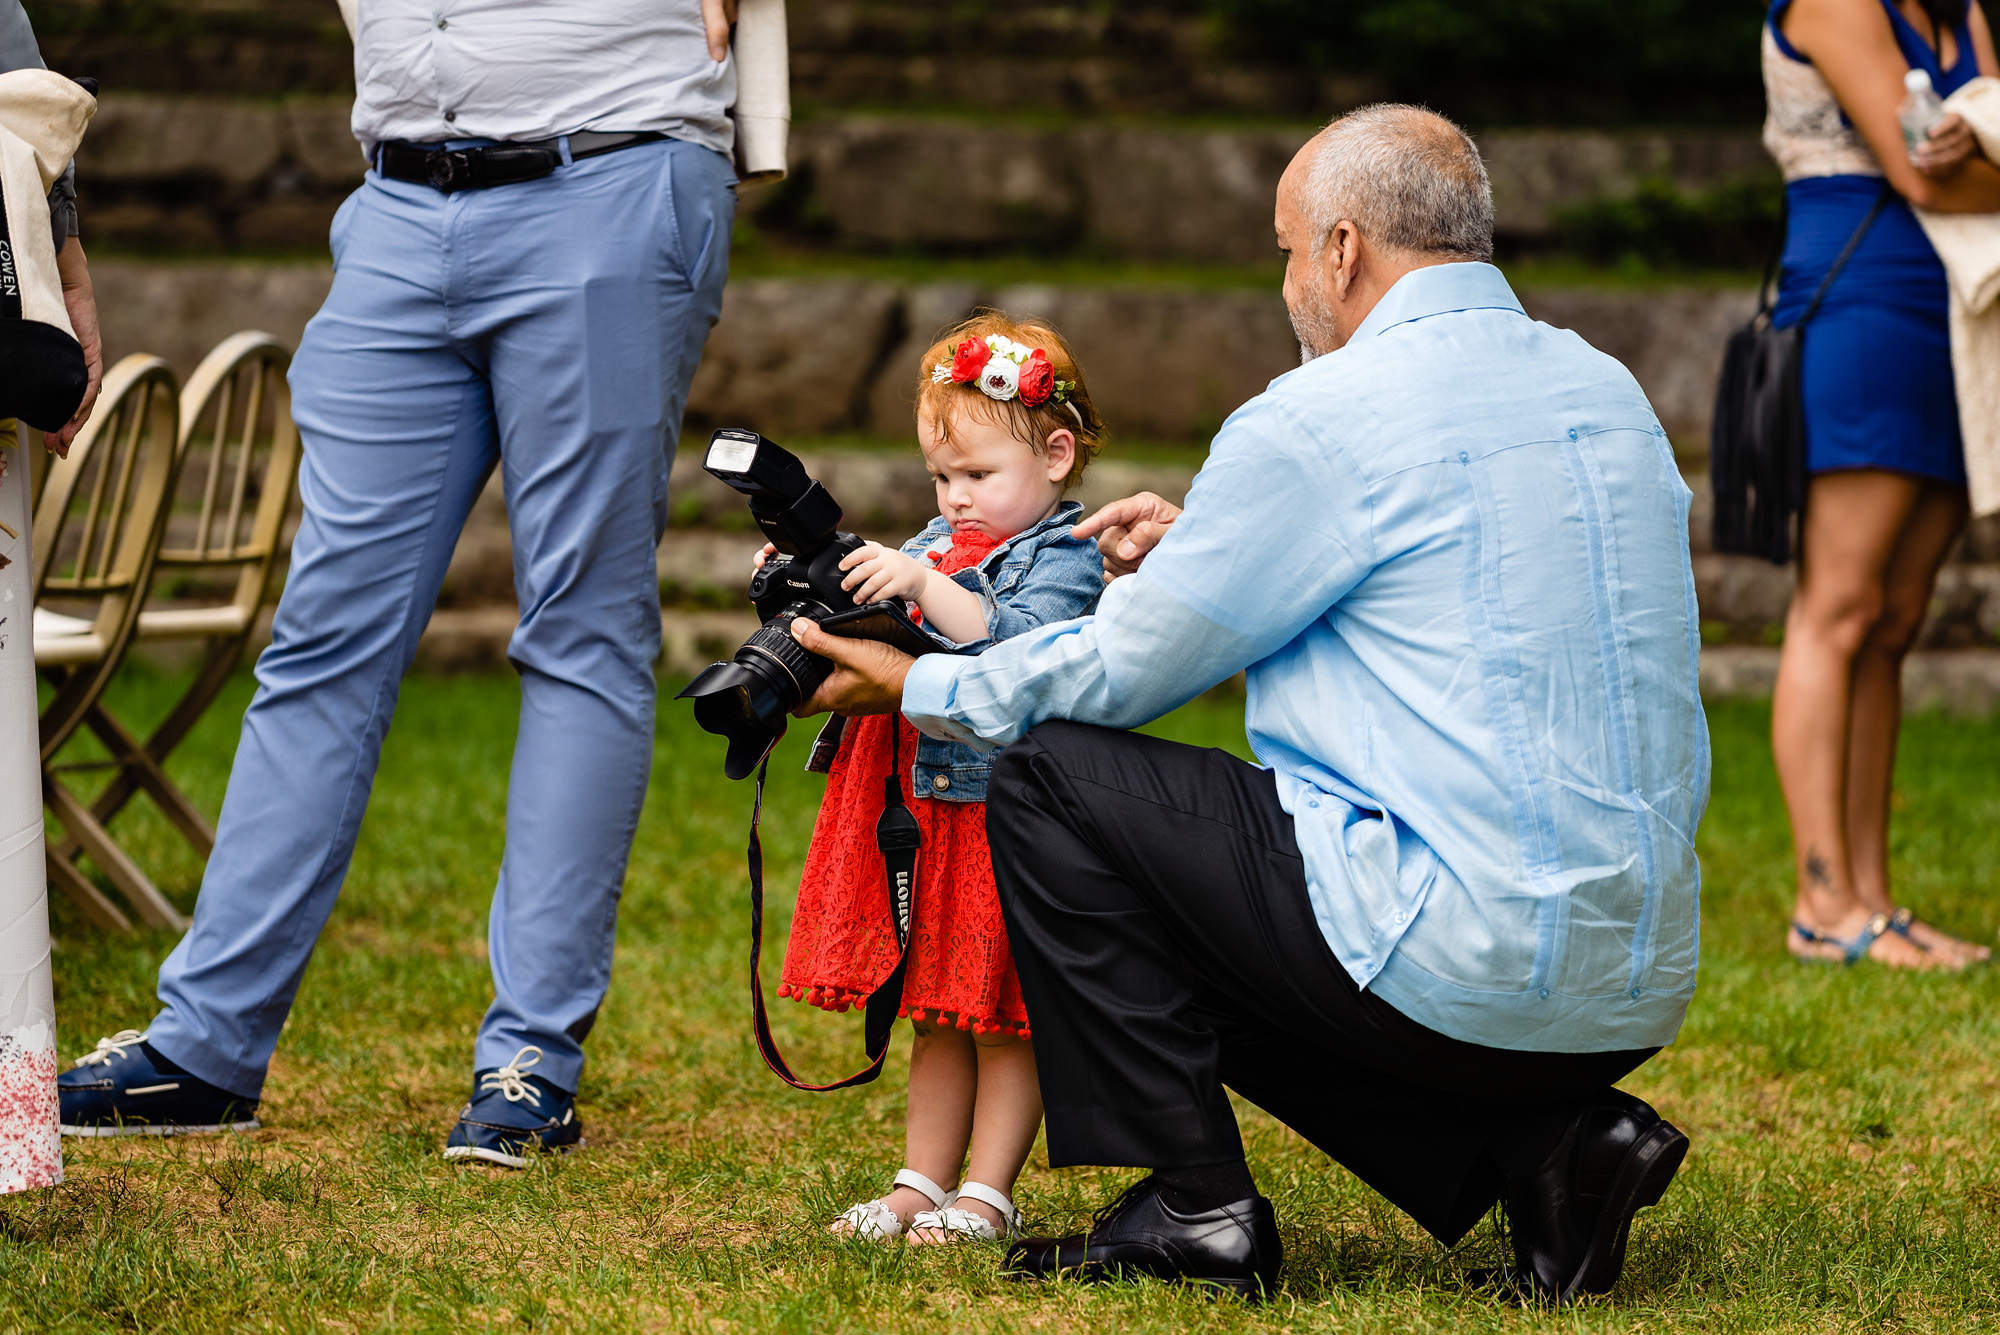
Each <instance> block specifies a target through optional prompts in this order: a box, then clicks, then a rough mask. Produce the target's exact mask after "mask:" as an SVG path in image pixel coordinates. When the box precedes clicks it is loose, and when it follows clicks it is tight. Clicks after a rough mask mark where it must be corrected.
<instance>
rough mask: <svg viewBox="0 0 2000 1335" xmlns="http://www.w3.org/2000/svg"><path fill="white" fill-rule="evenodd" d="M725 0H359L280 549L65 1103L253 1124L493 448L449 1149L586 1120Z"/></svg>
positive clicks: (644, 694)
mask: <svg viewBox="0 0 2000 1335" xmlns="http://www.w3.org/2000/svg"><path fill="white" fill-rule="evenodd" d="M725 3H726V0H563V2H562V3H553V2H552V0H367V3H366V4H365V5H363V6H362V7H361V11H360V15H359V21H358V23H357V24H356V25H355V26H356V32H355V55H354V69H355V85H356V89H357V94H356V98H355V104H354V131H355V135H356V137H357V138H358V139H359V140H360V141H361V145H362V148H363V149H364V151H365V152H366V153H367V155H368V157H369V160H370V162H371V164H372V165H371V168H370V170H369V172H368V176H367V180H366V182H365V183H364V184H363V185H362V187H361V188H360V189H359V190H358V191H356V192H355V194H354V195H353V196H352V197H351V198H349V199H348V200H347V202H346V203H345V204H343V205H342V206H341V209H340V212H339V213H338V215H336V217H335V218H334V222H333V229H332V243H333V257H334V272H335V277H334V283H333V289H332V291H331V293H330V294H329V295H328V297H327V300H326V304H325V306H323V307H322V308H321V309H320V312H319V314H318V315H317V316H316V317H314V319H313V321H312V323H311V324H310V325H308V326H307V328H306V334H305V339H304V341H303V343H302V344H301V346H300V348H299V353H298V356H297V358H296V359H295V360H294V361H293V363H292V372H291V381H292V392H293V411H294V415H295V416H296V418H297V420H298V424H299V430H300V433H301V436H302V437H303V440H304V446H305V453H304V462H303V464H302V465H301V468H300V476H299V492H300V495H301V497H302V499H303V502H304V507H305V519H304V522H303V524H302V525H301V527H300V529H299V534H298V538H297V540H296V541H295V543H294V545H293V549H292V565H291V574H290V577H289V579H288V580H287V582H286V585H285V591H284V596H283V598H282V599H281V601H280V602H279V605H278V610H277V616H276V621H275V623H274V626H273V635H272V645H271V648H270V649H269V650H267V651H266V652H265V653H264V655H263V657H262V658H260V659H259V660H258V665H257V679H258V691H257V695H256V698H255V699H254V700H253V701H252V702H251V705H250V708H249V711H248V712H247V713H246V714H245V716H244V720H243V737H242V742H241V744H240V745H239V747H238V750H237V754H236V763H235V767H234V769H233V770H232V771H231V774H230V781H229V790H228V794H227V796H226V798H225V799H224V802H223V808H222V817H221V820H220V821H219V823H218V826H217V830H216V845H215V852H214V855H213V856H212V857H211V858H210V859H209V863H208V872H207V875H206V877H205V878H204V880H203V885H202V891H201V898H200V900H199V902H198V903H197V905H196V908H195V917H194V923H193V925H192V927H190V928H189V930H188V933H187V935H186V937H184V938H183V939H182V940H181V942H180V944H179V945H178V946H177V947H176V948H175V949H174V951H173V953H172V955H170V956H169V957H168V959H167V961H166V963H165V965H164V966H163V967H162V968H161V970H160V986H159V995H160V1000H161V1001H162V1002H163V1003H164V1007H163V1009H162V1010H161V1011H160V1013H159V1015H158V1016H156V1017H155V1018H154V1020H153V1022H152V1024H151V1025H150V1026H149V1028H148V1029H147V1030H146V1032H144V1033H138V1032H134V1031H131V1030H126V1031H124V1032H122V1033H120V1034H118V1035H116V1036H115V1037H113V1038H110V1039H106V1040H103V1041H101V1042H100V1043H99V1044H98V1049H97V1051H96V1052H94V1053H91V1054H88V1055H86V1056H85V1057H84V1058H83V1059H82V1060H81V1061H80V1062H79V1063H78V1064H77V1067H76V1069H74V1070H71V1071H69V1072H66V1073H65V1074H64V1076H63V1077H62V1081H61V1093H62V1116H63V1129H64V1130H65V1131H66V1132H72V1133H75V1134H82V1135H106V1134H120V1133H127V1132H133V1131H154V1132H158V1131H160V1130H163V1129H164V1130H169V1131H215V1130H223V1129H231V1128H234V1129H251V1128H254V1127H256V1126H257V1120H256V1108H257V1100H258V1097H259V1095H260V1093H261V1091H262V1088H263V1083H264V1075H265V1070H266V1068H267V1066H268V1064H269V1062H270V1058H271V1053H272V1050H273V1048H274V1047H275V1046H276V1044H277V1041H278V1033H279V1030H280V1029H281V1028H282V1027H283V1025H284V1022H285V1016H286V1013H287V1012H288V1011H289V1009H290V1007H291V1004H292V999H293V997H294V995H295V994H296V992H297V990H298V986H299V980H300V976H301V975H302V974H303V972H304V970H305V966H306V961H307V960H308V959H309V958H310V957H311V955H312V950H313V945H314V943H315V941H316V940H317V938H318V936H319V934H320V931H321V929H322V928H323V927H324V925H325V923H326V919H327V915H328V913H329V912H330V911H331V910H332V908H333V903H334V900H335V899H336V898H337V897H338V895H339V893H340V887H341V882H342V879H343V878H344V876H345V875H346V872H347V867H348V861H349V858H350V856H351V854H352V852H353V849H354V840H355V835H356V832H357V830H358V828H359V826H360V823H361V814H362V811H363V809H364V808H365V806H366V805H367V801H368V793H369V789H370V786H371V784H372V782H373V780H374V776H375V765H376V760H377V757H378V755H379V752H380V749H381V743H382V738H383V735H384V733H385V732H386V731H387V730H388V727H389V720H390V716H391V715H392V713H393V712H394V710H395V705H396V695H397V690H398V686H399V683H400V682H401V679H402V676H403V673H404V671H405V670H406V669H407V668H408V667H409V665H410V660H411V657H412V656H413V655H414V653H415V652H416V648H417V640H418V637H419V636H420V635H421V634H422V632H423V629H424V625H425V623H426V622H427V621H428V620H429V618H430V614H431V610H432V608H433V606H434V605H435V603H436V600H437V594H438V586H439V583H440V581H441V580H442V579H443V577H444V573H445V566H446V564H447V562H448V561H449V560H450V558H451V553H452V549H453V546H454V544H455V543H456V541H457V538H458V534H459V530H460V528H461V527H462V526H463V525H464V522H465V517H466V514H467V512H468V511H469V509H470V508H471V506H472V503H473V501H474V499H475V498H476V497H477V496H478V495H479V492H480V489H481V488H482V487H483V486H484V485H485V483H486V480H487V477H488V476H489V475H490V474H491V472H492V471H493V469H494V468H495V467H496V466H497V467H498V468H499V469H500V473H501V479H502V482H503V484H504V486H505V488H506V498H507V511H508V519H509V524H510V526H511V528H512V531H513V541H514V582H515V590H516V593H517V595H518V597H519V601H520V609H521V620H520V626H519V628H518V629H517V630H516V631H515V632H514V636H513V639H512V641H511V642H510V644H509V646H508V657H509V659H510V660H511V661H512V663H513V664H514V667H515V670H516V671H517V672H518V673H519V674H520V678H521V721H520V732H519V737H518V740H517V742H516V744H515V751H514V765H513V775H512V779H511V782H510V786H509V790H508V801H507V841H506V848H505V852H504V855H503V857H502V859H501V864H500V874H499V883H498V886H497V887H496V889H495V891H494V896H493V911H492V919H491V924H490V927H489V929H488V945H489V947H490V953H491V959H492V967H493V988H494V1000H493V1004H492V1006H491V1007H490V1008H489V1009H488V1011H487V1013H486V1018H485V1021H484V1022H483V1023H482V1025H481V1026H480V1030H479V1036H478V1039H477V1041H476V1043H475V1044H474V1048H473V1067H474V1080H473V1094H472V1099H471V1102H470V1103H468V1104H467V1105H466V1107H465V1109H464V1111H463V1113H462V1114H461V1115H460V1118H459V1121H458V1124H457V1126H456V1127H454V1128H453V1129H452V1131H451V1133H450V1136H449V1138H448V1139H447V1142H446V1149H445V1155H446V1157H447V1158H467V1159H481V1160H487V1161H490V1162H493V1163H499V1164H505V1165H508V1166H510V1167H516V1168H518V1167H522V1166H523V1165H524V1164H525V1162H526V1158H525V1156H526V1155H527V1154H528V1153H529V1151H530V1150H531V1149H533V1148H535V1147H537V1146H539V1147H542V1148H549V1149H567V1148H569V1147H572V1146H574V1145H575V1144H576V1143H577V1142H578V1141H579V1139H580V1138H581V1125H580V1123H579V1122H578V1120H577V1116H576V1110H575V1093H576V1088H577V1083H578V1080H579V1078H580V1076H581V1073H582V1070H583V1040H584V1038H585V1036H586V1035H588V1034H589V1033H590V1029H591V1025H592V1023H593V1022H594V1021H595V1019H596V1017H597V1010H598V1006H599V1004H600V1003H601V1002H602V1000H603V998H604V993H605V988H606V985H607V983H608V981H609V978H610V969H611V950H612V938H613V930H614V927H615V924H616V921H617V909H618V897H619V892H620V889H621V887H622V884H623V880H624V875H625V864H626V858H627V855H628V853H629V852H630V849H631V845H632V835H633V831H634V829H635V827H636V825H637V822H638V819H639V809H640V805H641V803H642V801H643V800H644V798H645V792H646V780H647V775H648V772H649V768H650V764H651V759H652V748H653V703H654V692H655V687H654V678H653V660H654V658H655V657H656V656H657V654H658V651H659V643H660V612H659V596H658V575H657V568H656V557H655V550H656V548H657V547H658V545H659V540H660V536H661V533H662V531H663V529H664V527H665V524H666V519H667V475H668V471H669V466H670V464H671V462H672V457H673V447H674V443H675V438H676V436H677V434H678V432H679V428H680V421H681V410H682V407H683V406H684V404H685V402H686V396H687V386H688V381H689V379H690V378H691V377H692V376H693V374H694V370H695V364H696V362H697V361H698V360H699V359H700V357H701V349H702V344H703V341H704V340H705V339H706V338H707V335H708V331H709V327H710V326H711V325H713V324H714V322H715V319H716V315H717V313H718V312H719V310H720V307H721V302H722V286H723V278H724V276H725V273H726V270H727V265H728V251H729V232H730V224H731V220H732V218H733V216H734V211H735V187H736V174H735V172H734V171H733V170H732V168H731V160H730V155H731V152H732V149H733V148H735V147H736V146H737V144H736V131H737V127H736V125H735V124H734V123H733V122H732V119H731V107H732V104H734V103H735V102H736V101H737V91H738V62H737V60H736V59H735V58H734V57H733V56H732V53H731V50H730V44H729V42H730V23H731V22H732V21H733V20H734V18H735V5H734V3H728V4H727V9H726V10H725ZM753 8H757V9H761V10H762V11H763V14H762V17H763V18H765V19H766V20H768V18H769V17H770V11H772V10H775V11H776V18H777V22H778V25H779V28H778V31H779V33H780V37H779V40H780V41H782V36H781V34H782V21H783V10H782V4H781V0H748V3H746V4H745V9H746V10H749V9H753ZM745 18H746V27H747V26H748V19H749V15H748V14H746V15H745ZM780 63H781V62H780ZM749 165H750V166H751V167H753V168H755V167H759V166H762V165H771V164H759V163H756V162H752V163H751V164H749ZM530 1068H532V1070H531V1069H530Z"/></svg>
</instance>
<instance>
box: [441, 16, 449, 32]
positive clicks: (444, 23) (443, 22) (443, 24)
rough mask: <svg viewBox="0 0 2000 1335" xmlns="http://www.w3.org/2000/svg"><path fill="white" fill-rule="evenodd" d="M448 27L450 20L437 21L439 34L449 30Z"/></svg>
mask: <svg viewBox="0 0 2000 1335" xmlns="http://www.w3.org/2000/svg"><path fill="white" fill-rule="evenodd" d="M450 26H451V20H450V19H439V20H438V31H439V32H443V31H444V30H445V29H446V28H449V27H450Z"/></svg>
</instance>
